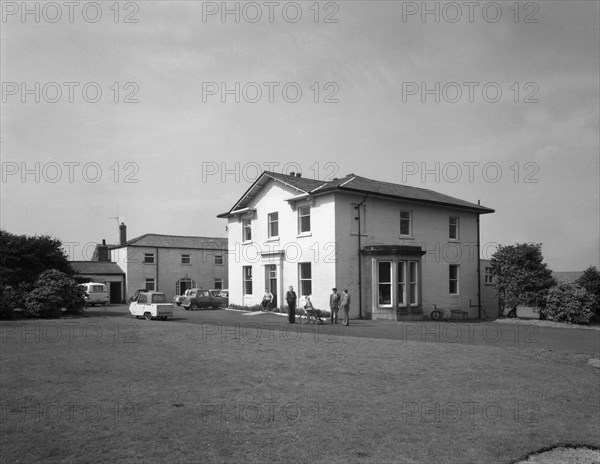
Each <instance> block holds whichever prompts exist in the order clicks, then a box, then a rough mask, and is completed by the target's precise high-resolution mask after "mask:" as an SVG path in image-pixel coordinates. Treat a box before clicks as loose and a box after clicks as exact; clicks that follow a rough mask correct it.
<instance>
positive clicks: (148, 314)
mask: <svg viewBox="0 0 600 464" xmlns="http://www.w3.org/2000/svg"><path fill="white" fill-rule="evenodd" d="M144 319H146V320H147V321H149V320H150V319H152V314H150V313H149V312H145V313H144Z"/></svg>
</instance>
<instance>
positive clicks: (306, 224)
mask: <svg viewBox="0 0 600 464" xmlns="http://www.w3.org/2000/svg"><path fill="white" fill-rule="evenodd" d="M304 232H310V206H301V207H299V208H298V233H299V234H302V233H304Z"/></svg>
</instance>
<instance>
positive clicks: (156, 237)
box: [111, 234, 227, 250]
mask: <svg viewBox="0 0 600 464" xmlns="http://www.w3.org/2000/svg"><path fill="white" fill-rule="evenodd" d="M126 246H138V247H153V248H189V249H208V250H216V249H227V239H226V238H222V237H195V236H183V235H160V234H144V235H141V236H139V237H136V238H132V239H131V240H127V242H126V243H125V245H118V246H114V247H111V248H122V247H126Z"/></svg>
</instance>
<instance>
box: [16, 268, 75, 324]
mask: <svg viewBox="0 0 600 464" xmlns="http://www.w3.org/2000/svg"><path fill="white" fill-rule="evenodd" d="M84 294H85V291H84V289H83V287H80V286H79V284H77V282H75V281H74V280H73V279H71V278H70V277H67V275H66V274H64V273H62V272H60V271H57V270H56V269H50V270H48V271H44V272H42V273H41V274H40V276H39V277H38V279H37V281H36V283H35V286H34V289H33V290H32V291H31V292H29V293H28V294H27V297H26V298H25V310H26V314H27V315H29V316H34V317H59V316H61V315H62V314H63V312H64V313H65V314H80V313H81V311H82V310H83V306H84V299H83V296H84ZM63 309H64V311H63Z"/></svg>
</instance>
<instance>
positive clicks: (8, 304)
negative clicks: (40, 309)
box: [0, 283, 33, 319]
mask: <svg viewBox="0 0 600 464" xmlns="http://www.w3.org/2000/svg"><path fill="white" fill-rule="evenodd" d="M32 288H33V285H32V284H25V283H22V284H20V285H14V286H11V287H6V288H4V289H3V290H2V297H1V298H0V319H12V318H13V317H14V316H15V310H16V309H23V308H25V297H26V296H27V293H28V292H29V291H30V290H31V289H32Z"/></svg>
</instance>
